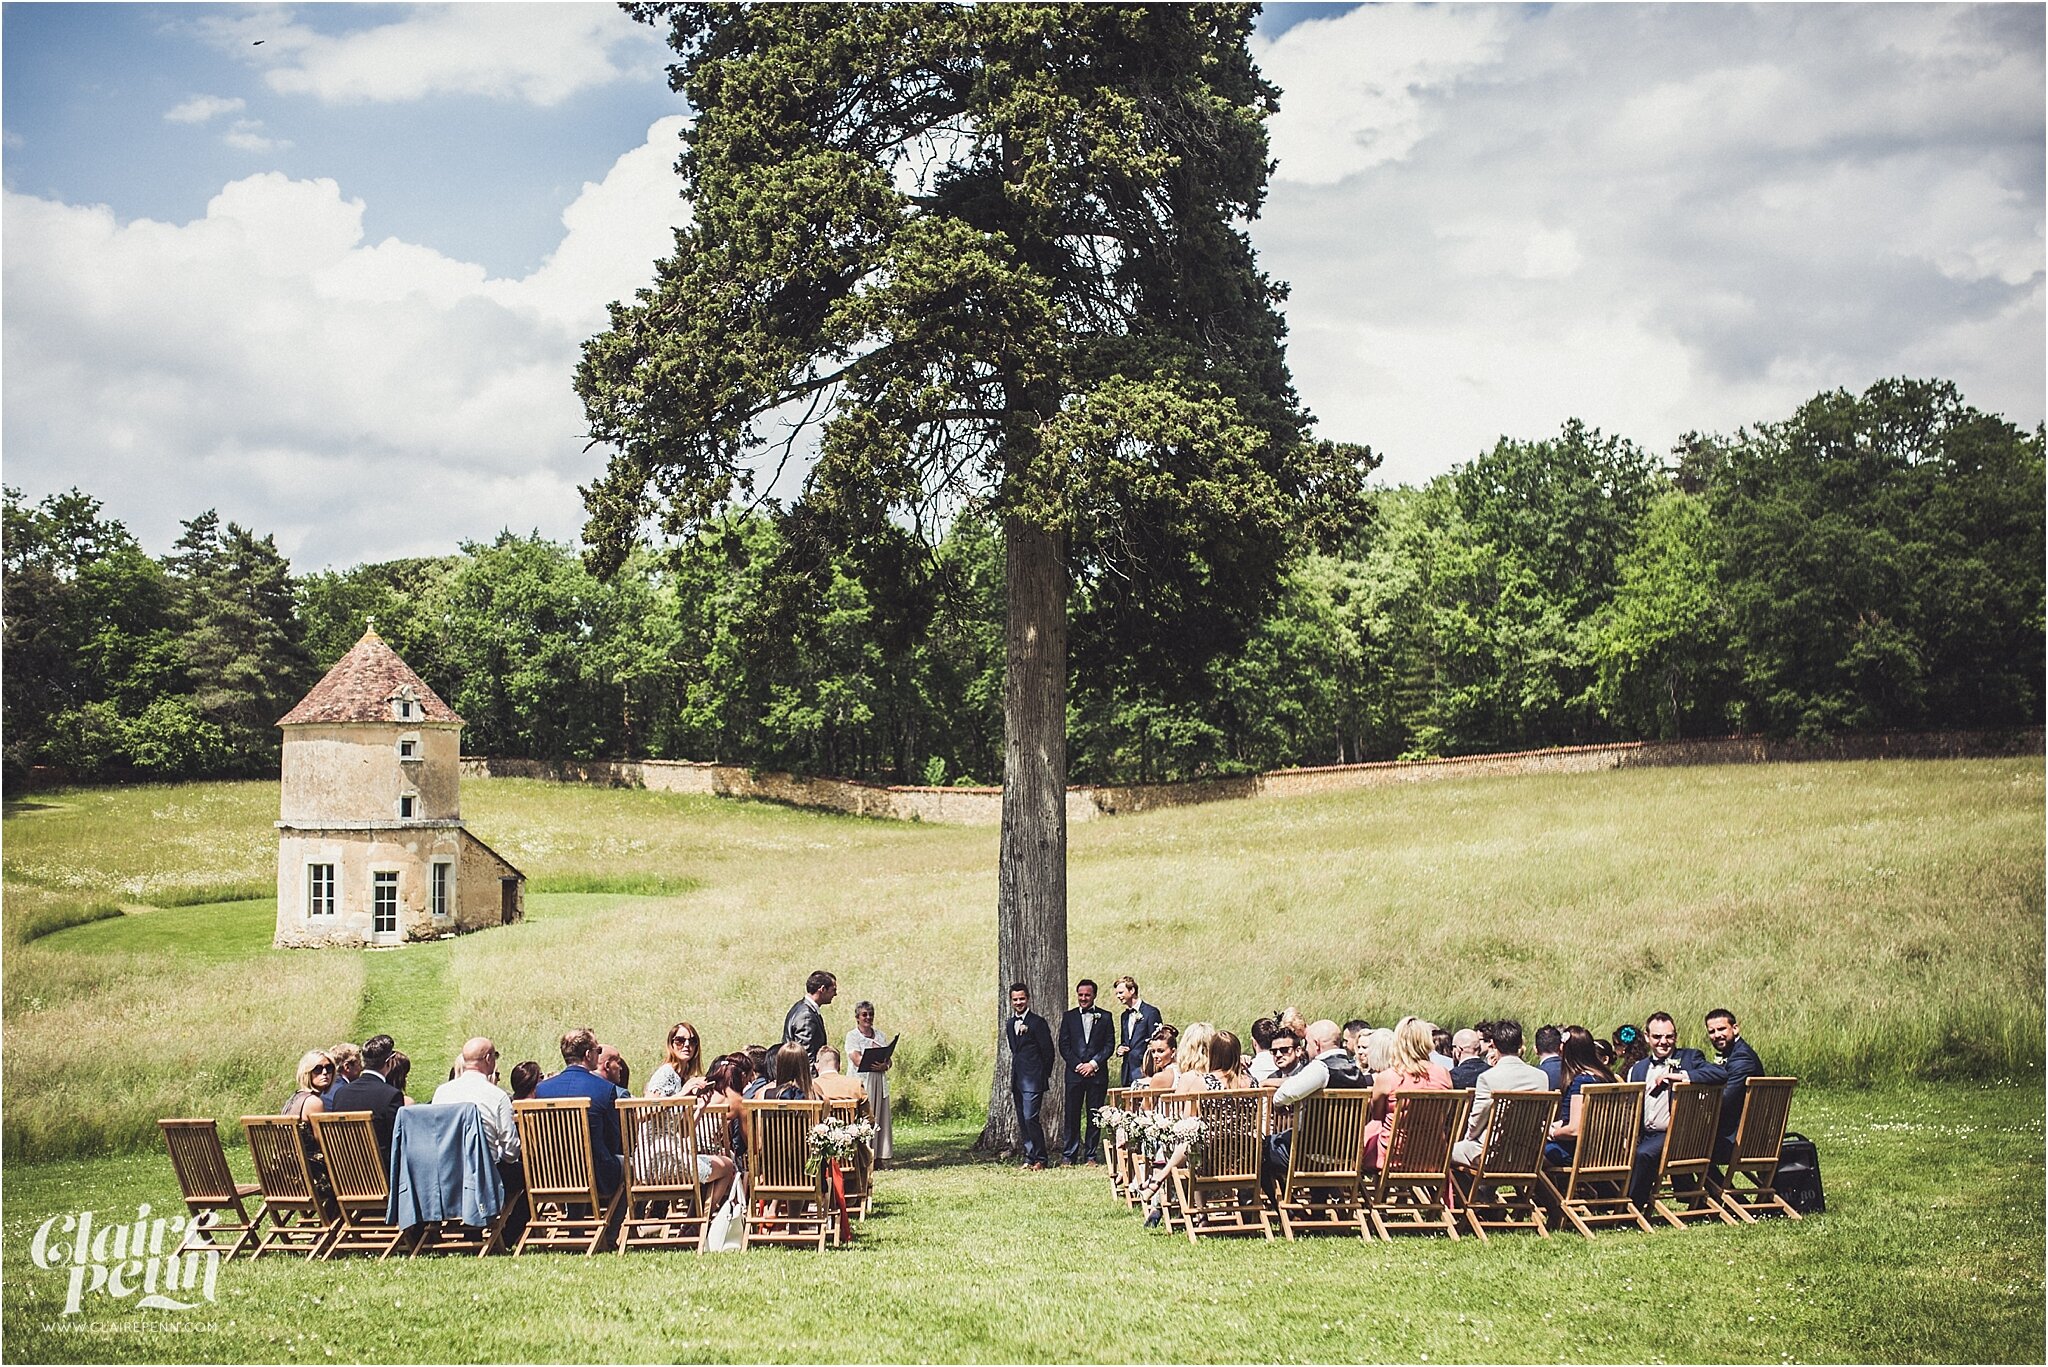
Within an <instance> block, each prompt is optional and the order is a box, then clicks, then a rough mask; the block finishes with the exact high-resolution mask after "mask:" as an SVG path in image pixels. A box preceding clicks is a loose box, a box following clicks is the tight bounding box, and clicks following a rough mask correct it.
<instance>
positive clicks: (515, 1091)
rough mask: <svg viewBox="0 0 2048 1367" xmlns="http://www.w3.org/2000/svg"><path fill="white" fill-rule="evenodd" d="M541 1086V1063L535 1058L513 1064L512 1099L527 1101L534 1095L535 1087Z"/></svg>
mask: <svg viewBox="0 0 2048 1367" xmlns="http://www.w3.org/2000/svg"><path fill="white" fill-rule="evenodd" d="M538 1086H540V1064H539V1063H537V1062H535V1061H534V1060H533V1059H527V1060H525V1061H524V1062H522V1063H515V1064H513V1065H512V1099H513V1100H514V1101H527V1100H530V1099H532V1097H533V1089H534V1088H536V1087H538Z"/></svg>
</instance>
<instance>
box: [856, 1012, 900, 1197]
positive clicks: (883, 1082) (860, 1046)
mask: <svg viewBox="0 0 2048 1367" xmlns="http://www.w3.org/2000/svg"><path fill="white" fill-rule="evenodd" d="M888 1042H889V1039H888V1036H886V1035H883V1034H881V1033H879V1032H877V1031H876V1029H875V1004H874V1003H873V1002H861V1003H860V1004H859V1005H857V1006H855V1007H854V1008H853V1030H852V1031H851V1032H850V1033H849V1034H848V1035H847V1036H846V1058H847V1061H848V1062H849V1063H851V1064H852V1065H853V1071H854V1073H855V1074H856V1075H857V1076H858V1077H859V1078H860V1081H861V1085H862V1086H863V1087H865V1088H867V1089H868V1112H869V1114H870V1115H871V1116H872V1117H873V1119H874V1122H875V1161H876V1162H877V1163H886V1162H888V1161H889V1159H890V1156H891V1147H892V1146H891V1143H890V1137H889V1064H890V1063H892V1062H894V1061H895V1060H893V1059H886V1060H883V1061H882V1062H880V1063H878V1064H877V1065H876V1066H875V1067H874V1068H872V1069H870V1068H868V1067H866V1066H865V1065H864V1063H863V1062H862V1059H861V1055H862V1054H864V1053H866V1052H867V1051H868V1050H870V1049H879V1048H881V1047H882V1046H883V1045H885V1044H887V1043H888Z"/></svg>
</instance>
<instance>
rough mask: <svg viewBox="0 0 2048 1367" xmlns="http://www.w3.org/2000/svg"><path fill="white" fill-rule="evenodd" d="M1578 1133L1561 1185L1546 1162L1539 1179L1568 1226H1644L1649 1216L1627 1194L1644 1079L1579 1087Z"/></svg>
mask: <svg viewBox="0 0 2048 1367" xmlns="http://www.w3.org/2000/svg"><path fill="white" fill-rule="evenodd" d="M1579 1117H1580V1125H1579V1137H1578V1142H1577V1143H1576V1145H1574V1147H1573V1149H1572V1162H1571V1166H1570V1168H1568V1169H1566V1170H1565V1180H1564V1186H1563V1187H1562V1188H1560V1187H1559V1186H1558V1185H1557V1181H1556V1179H1555V1178H1554V1177H1552V1176H1551V1173H1553V1172H1554V1171H1556V1169H1554V1168H1545V1169H1544V1173H1543V1185H1544V1188H1545V1190H1546V1191H1547V1192H1548V1193H1549V1195H1550V1197H1551V1199H1552V1200H1553V1201H1554V1202H1555V1203H1556V1205H1557V1208H1558V1209H1559V1210H1560V1211H1561V1212H1563V1214H1564V1218H1565V1219H1567V1220H1569V1221H1571V1224H1572V1228H1573V1229H1576V1230H1577V1231H1578V1232H1579V1233H1581V1234H1583V1235H1585V1236H1586V1237H1587V1238H1588V1239H1590V1238H1592V1237H1593V1226H1595V1225H1634V1226H1635V1227H1636V1228H1637V1229H1640V1230H1643V1231H1645V1232H1648V1231H1649V1229H1650V1222H1649V1220H1648V1219H1647V1218H1645V1217H1644V1215H1643V1213H1642V1212H1641V1211H1639V1210H1637V1209H1636V1207H1635V1202H1633V1201H1631V1200H1629V1199H1628V1179H1629V1174H1630V1173H1631V1172H1633V1171H1634V1170H1635V1164H1636V1143H1637V1141H1639V1140H1640V1139H1641V1138H1642V1133H1643V1084H1642V1083H1640V1082H1595V1083H1589V1084H1588V1085H1586V1086H1584V1087H1581V1088H1580V1089H1579Z"/></svg>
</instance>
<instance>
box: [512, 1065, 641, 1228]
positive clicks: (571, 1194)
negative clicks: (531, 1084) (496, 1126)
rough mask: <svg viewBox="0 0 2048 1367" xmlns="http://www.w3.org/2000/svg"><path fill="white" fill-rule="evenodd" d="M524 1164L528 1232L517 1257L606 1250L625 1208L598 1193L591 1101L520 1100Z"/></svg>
mask: <svg viewBox="0 0 2048 1367" xmlns="http://www.w3.org/2000/svg"><path fill="white" fill-rule="evenodd" d="M512 1119H513V1121H514V1122H515V1123H516V1124H517V1125H518V1126H519V1166H520V1169H521V1171H522V1172H523V1173H524V1174H525V1177H526V1201H527V1216H526V1228H525V1229H524V1230H522V1231H521V1232H520V1235H519V1246H518V1247H517V1248H515V1249H513V1250H512V1253H513V1256H514V1257H517V1256H518V1255H519V1254H521V1253H524V1252H526V1250H527V1249H529V1248H541V1249H551V1248H567V1249H575V1250H577V1251H579V1252H581V1253H583V1254H584V1255H585V1256H586V1257H587V1256H589V1255H590V1254H592V1253H595V1252H597V1251H598V1249H600V1248H601V1247H603V1246H604V1242H605V1239H606V1237H607V1236H608V1235H609V1234H610V1233H611V1227H612V1222H613V1220H614V1218H615V1217H616V1216H617V1215H619V1213H620V1212H621V1211H622V1210H623V1209H624V1207H622V1206H620V1205H619V1204H618V1202H617V1199H616V1193H607V1192H603V1191H599V1190H598V1186H597V1159H596V1158H595V1156H594V1155H593V1153H592V1150H591V1146H590V1098H589V1097H587V1096H568V1097H549V1098H546V1099H538V1098H536V1099H532V1100H527V1101H515V1102H513V1103H512Z"/></svg>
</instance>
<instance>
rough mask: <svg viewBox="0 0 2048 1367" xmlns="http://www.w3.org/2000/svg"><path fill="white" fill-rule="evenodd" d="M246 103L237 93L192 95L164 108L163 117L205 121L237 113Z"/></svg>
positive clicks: (174, 119)
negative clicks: (230, 94)
mask: <svg viewBox="0 0 2048 1367" xmlns="http://www.w3.org/2000/svg"><path fill="white" fill-rule="evenodd" d="M247 103H248V102H247V101H246V100H244V99H242V97H241V96H239V95H236V96H232V97H230V96H226V95H194V96H193V97H192V98H191V99H189V100H186V101H184V102H182V103H180V104H175V105H172V106H171V107H170V108H169V109H166V110H165V111H164V118H165V119H166V120H167V121H168V122H171V123H205V122H207V121H208V120H210V119H216V118H219V117H220V116H221V115H222V114H239V113H241V112H242V109H243V108H244V107H245V106H246V104H247Z"/></svg>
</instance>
